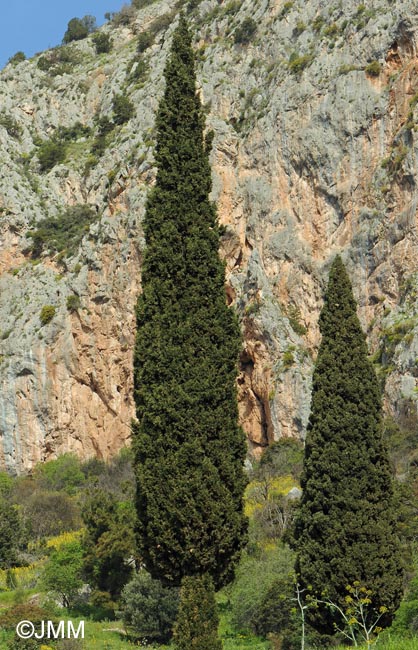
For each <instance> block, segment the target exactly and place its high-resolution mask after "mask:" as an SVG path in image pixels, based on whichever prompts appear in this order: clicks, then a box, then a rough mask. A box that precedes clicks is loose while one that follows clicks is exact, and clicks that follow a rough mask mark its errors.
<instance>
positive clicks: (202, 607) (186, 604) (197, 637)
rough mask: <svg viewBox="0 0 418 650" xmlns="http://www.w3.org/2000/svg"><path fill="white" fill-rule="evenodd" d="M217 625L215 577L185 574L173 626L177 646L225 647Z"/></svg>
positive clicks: (179, 649)
mask: <svg viewBox="0 0 418 650" xmlns="http://www.w3.org/2000/svg"><path fill="white" fill-rule="evenodd" d="M218 625H219V618H218V613H217V608H216V602H215V590H214V588H213V581H212V578H211V577H210V576H209V575H208V574H206V575H203V576H186V577H184V578H183V580H182V584H181V589H180V604H179V611H178V615H177V620H176V624H175V626H174V642H175V647H176V650H222V641H221V640H220V639H218Z"/></svg>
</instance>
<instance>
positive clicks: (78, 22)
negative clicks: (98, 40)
mask: <svg viewBox="0 0 418 650" xmlns="http://www.w3.org/2000/svg"><path fill="white" fill-rule="evenodd" d="M95 29H96V19H95V17H94V16H84V17H83V18H71V20H70V21H69V23H68V25H67V31H66V32H65V34H64V38H63V39H62V42H63V43H70V42H71V41H80V40H82V39H83V38H86V37H87V36H88V35H89V34H91V33H92V32H94V31H95Z"/></svg>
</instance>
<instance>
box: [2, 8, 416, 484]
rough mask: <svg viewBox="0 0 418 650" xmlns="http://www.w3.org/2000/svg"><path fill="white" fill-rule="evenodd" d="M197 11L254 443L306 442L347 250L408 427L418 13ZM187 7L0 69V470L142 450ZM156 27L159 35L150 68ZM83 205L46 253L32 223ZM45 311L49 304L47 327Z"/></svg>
mask: <svg viewBox="0 0 418 650" xmlns="http://www.w3.org/2000/svg"><path fill="white" fill-rule="evenodd" d="M193 5H194V8H193V9H192V11H191V13H190V16H191V21H192V24H193V25H194V27H195V29H196V49H197V53H198V78H199V85H200V89H199V90H200V93H201V97H202V101H203V103H204V104H205V107H206V108H207V113H208V119H207V124H208V127H210V128H213V129H214V132H215V140H214V148H213V153H212V164H213V181H214V185H213V198H214V200H215V201H216V202H217V204H218V208H219V217H220V221H221V223H222V224H224V225H225V227H226V228H225V235H224V237H223V243H222V254H223V255H224V257H225V259H226V262H227V276H228V286H227V293H228V299H229V300H230V302H231V303H232V304H233V305H234V306H235V308H236V309H238V311H239V313H240V317H241V320H242V329H243V333H244V339H245V343H244V349H243V352H242V357H241V373H240V377H239V395H240V413H241V420H242V424H243V427H244V429H245V431H246V433H247V435H248V440H249V445H250V449H251V451H252V452H253V453H256V454H257V453H259V452H260V450H261V449H262V448H263V447H265V446H266V445H267V444H268V443H269V442H271V441H272V440H276V439H279V438H280V437H283V436H298V437H303V435H304V432H305V429H306V424H307V418H308V415H309V401H310V387H311V375H312V367H313V360H314V357H315V351H316V349H317V345H318V341H319V332H318V327H317V321H318V314H319V310H320V308H321V296H322V291H323V288H324V284H325V282H326V278H327V270H328V267H329V263H330V261H331V260H332V258H333V256H334V255H335V253H337V252H341V253H342V255H343V259H344V260H345V262H346V264H347V267H348V271H349V273H350V275H351V277H352V280H353V284H354V289H355V294H356V297H357V299H358V302H359V315H360V318H361V321H362V324H363V327H364V329H365V330H366V331H367V333H368V336H369V342H370V346H371V348H372V351H373V352H374V358H375V361H376V363H377V368H378V370H379V372H380V375H381V377H382V381H384V382H385V408H386V410H387V412H388V414H390V415H392V416H394V417H395V418H396V419H398V420H399V421H400V422H401V424H403V425H404V426H415V425H416V423H417V421H418V417H417V399H418V389H417V376H418V369H417V358H418V327H417V325H418V313H417V301H418V263H417V259H418V255H417V254H418V240H417V199H418V192H417V188H416V180H417V177H418V169H417V153H418V146H417V129H418V108H417V107H418V58H417V56H416V45H417V27H418V12H417V9H416V6H415V3H413V2H412V1H407V0H395V1H393V2H389V1H388V0H385V1H384V0H373V2H372V3H368V4H367V6H366V5H363V4H357V3H356V2H353V1H352V0H346V1H345V2H344V3H342V2H338V3H336V4H335V5H334V6H330V5H329V3H324V2H323V0H310V1H309V2H308V3H305V2H304V1H303V0H295V1H294V2H283V1H282V0H244V1H241V0H236V1H234V0H232V1H230V2H219V3H218V2H216V1H215V0H203V1H202V2H200V3H199V2H193ZM175 13H176V7H175V5H174V3H173V2H171V1H169V0H162V1H160V2H154V3H151V4H149V6H147V7H145V8H143V9H141V10H139V11H137V12H136V13H135V15H134V16H133V19H132V20H131V23H130V24H129V25H122V26H115V25H114V24H109V25H107V26H105V27H104V28H102V29H103V31H104V32H107V33H109V34H110V35H111V36H112V39H113V48H112V50H111V51H110V53H108V54H100V55H97V54H96V52H95V48H94V45H93V42H92V40H91V37H90V38H88V39H85V40H84V41H80V42H77V43H72V44H70V45H69V46H67V47H66V48H65V49H64V50H62V48H61V49H60V48H58V49H56V50H53V51H49V52H46V53H44V54H43V55H41V56H38V57H35V58H34V59H32V60H29V61H24V62H22V63H19V64H18V65H12V64H9V65H7V66H6V67H5V69H4V70H3V71H2V72H1V73H0V96H1V98H2V100H1V108H0V227H1V235H0V273H1V276H0V332H1V334H0V336H1V340H0V377H1V380H2V391H1V397H0V443H1V444H0V464H1V466H2V467H6V468H8V469H10V470H11V471H17V472H20V471H23V470H30V468H31V467H32V466H33V465H34V464H35V463H36V462H38V461H40V460H45V459H47V458H50V457H54V456H56V455H58V454H60V453H63V452H65V451H75V452H77V453H78V454H79V455H80V456H82V457H88V456H91V455H93V454H96V455H98V456H99V457H102V458H107V457H109V455H111V454H113V453H114V452H115V451H117V449H118V448H120V447H121V446H122V445H124V444H127V442H128V440H129V434H130V419H131V417H132V416H133V413H134V408H133V400H132V348H133V342H134V305H135V300H136V296H137V293H138V291H139V289H140V268H141V251H142V250H143V245H144V242H143V238H142V235H141V218H142V216H143V212H144V202H145V196H146V192H147V189H148V188H149V186H150V185H151V184H152V183H153V180H154V170H153V168H152V147H153V135H154V131H153V123H154V115H155V110H156V107H157V105H158V101H159V98H160V96H161V93H162V89H163V76H162V74H163V68H164V61H165V58H166V55H167V51H168V48H169V43H170V34H171V32H172V27H173V22H174V21H175ZM250 18H251V19H252V21H251V20H249V19H250ZM144 32H151V33H153V34H154V35H155V38H154V42H153V44H151V45H150V46H149V47H146V48H145V50H144V52H143V53H142V54H140V55H138V54H137V52H136V48H137V42H138V36H139V35H140V34H143V33H144ZM40 59H42V60H41V62H40ZM117 94H122V95H126V96H127V97H129V99H130V100H131V101H132V102H133V104H134V107H135V111H134V115H133V117H131V119H130V120H129V121H128V122H126V123H124V124H123V125H121V126H117V127H116V128H115V129H113V131H112V132H111V134H110V135H108V136H107V141H106V147H105V148H102V149H101V150H100V151H99V150H98V148H97V132H98V126H97V123H98V119H99V118H103V117H106V116H107V117H109V118H111V117H112V115H113V112H112V111H113V106H112V101H113V98H114V96H115V95H117ZM77 122H81V123H82V125H84V126H87V127H90V128H89V129H86V130H85V132H83V133H82V135H80V133H74V134H73V135H72V136H70V137H69V139H68V132H67V136H66V137H67V141H66V148H65V155H64V156H63V157H61V159H60V160H58V161H57V162H56V164H53V165H52V166H47V169H43V171H42V170H41V167H42V164H41V165H40V162H39V161H40V160H42V156H41V152H42V148H44V147H45V141H46V140H51V139H53V138H54V137H55V138H56V137H57V133H58V131H57V129H58V128H59V127H67V129H68V127H73V126H74V125H75V124H76V123H77ZM95 143H96V148H95ZM92 148H93V152H94V156H93V157H92V155H91V151H92ZM86 203H87V204H89V205H90V206H92V208H93V209H94V211H95V218H94V219H92V220H91V225H90V226H89V227H88V228H86V230H85V233H84V236H83V238H82V239H81V242H80V244H79V245H77V247H76V248H75V250H74V251H73V252H72V254H71V255H69V256H67V257H65V256H64V257H62V256H60V255H57V254H56V253H51V254H47V253H44V254H43V255H42V256H41V257H40V259H36V260H35V259H33V257H32V256H31V254H30V252H29V248H30V245H31V242H32V240H31V238H30V237H29V233H30V232H31V231H33V229H34V228H36V223H39V222H40V221H41V220H43V219H45V218H46V217H55V216H57V215H58V214H60V212H62V211H65V210H66V209H67V208H68V206H74V205H79V204H86ZM69 297H70V301H68V298H69ZM71 297H72V299H73V301H75V308H74V302H73V306H72V307H71ZM74 297H75V298H74ZM45 306H52V307H54V308H55V313H54V315H53V317H52V319H51V320H49V321H48V322H45V320H46V319H45V318H44V319H41V318H40V316H41V311H42V308H43V307H45Z"/></svg>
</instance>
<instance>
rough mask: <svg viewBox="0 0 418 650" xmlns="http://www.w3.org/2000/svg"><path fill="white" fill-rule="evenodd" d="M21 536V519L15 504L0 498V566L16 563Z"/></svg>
mask: <svg viewBox="0 0 418 650" xmlns="http://www.w3.org/2000/svg"><path fill="white" fill-rule="evenodd" d="M20 536H21V520H20V517H19V514H18V511H17V509H16V507H15V506H13V505H11V504H10V503H8V502H7V501H5V500H3V499H2V500H0V568H1V569H8V568H10V567H12V566H15V565H16V564H18V561H17V549H18V545H19V541H20Z"/></svg>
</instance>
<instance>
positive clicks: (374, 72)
mask: <svg viewBox="0 0 418 650" xmlns="http://www.w3.org/2000/svg"><path fill="white" fill-rule="evenodd" d="M364 70H365V73H366V74H368V75H370V76H371V77H378V76H379V75H380V73H381V71H382V68H381V65H380V63H379V61H372V62H371V63H369V65H366V67H365V69H364Z"/></svg>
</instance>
